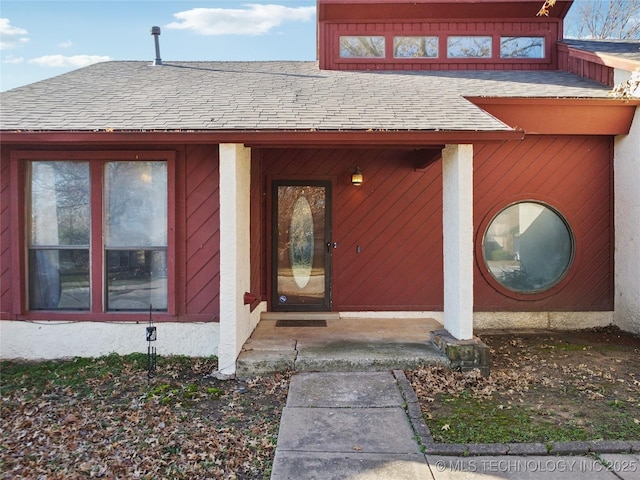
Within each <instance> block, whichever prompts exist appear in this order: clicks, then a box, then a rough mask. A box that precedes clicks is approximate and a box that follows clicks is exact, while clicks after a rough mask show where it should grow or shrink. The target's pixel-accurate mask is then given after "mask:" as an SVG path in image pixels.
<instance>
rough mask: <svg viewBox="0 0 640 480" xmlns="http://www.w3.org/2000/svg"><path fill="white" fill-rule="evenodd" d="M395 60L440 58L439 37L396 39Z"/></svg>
mask: <svg viewBox="0 0 640 480" xmlns="http://www.w3.org/2000/svg"><path fill="white" fill-rule="evenodd" d="M393 56H394V58H438V37H394V39H393Z"/></svg>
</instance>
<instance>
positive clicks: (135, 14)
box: [0, 0, 316, 92]
mask: <svg viewBox="0 0 640 480" xmlns="http://www.w3.org/2000/svg"><path fill="white" fill-rule="evenodd" d="M315 7H316V0H270V1H265V0H247V1H244V0H200V1H192V0H101V1H95V0H71V1H60V0H0V91H3V92H4V91H6V90H10V89H12V88H15V87H18V86H21V85H26V84H29V83H33V82H36V81H39V80H43V79H45V78H50V77H54V76H56V75H60V74H62V73H65V72H68V71H71V70H75V69H77V68H80V67H83V66H87V65H90V64H92V63H96V62H101V61H108V60H148V61H149V62H150V63H151V62H153V60H154V59H155V46H154V39H153V37H152V36H151V27H152V26H159V27H160V29H161V35H160V55H161V57H162V60H163V61H172V60H173V61H178V60H183V61H188V60H201V61H212V60H315V59H316V16H315V10H316V8H315Z"/></svg>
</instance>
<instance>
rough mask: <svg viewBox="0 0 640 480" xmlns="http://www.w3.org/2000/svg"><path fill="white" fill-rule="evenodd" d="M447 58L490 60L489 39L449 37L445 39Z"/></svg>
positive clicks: (480, 37) (482, 37)
mask: <svg viewBox="0 0 640 480" xmlns="http://www.w3.org/2000/svg"><path fill="white" fill-rule="evenodd" d="M447 57H449V58H491V37H489V36H486V37H484V36H465V37H458V36H451V37H448V38H447Z"/></svg>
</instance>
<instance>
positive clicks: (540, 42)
mask: <svg viewBox="0 0 640 480" xmlns="http://www.w3.org/2000/svg"><path fill="white" fill-rule="evenodd" d="M544 56H545V52H544V37H500V58H544Z"/></svg>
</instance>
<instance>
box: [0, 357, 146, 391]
mask: <svg viewBox="0 0 640 480" xmlns="http://www.w3.org/2000/svg"><path fill="white" fill-rule="evenodd" d="M146 365H147V356H146V355H144V354H140V353H134V354H131V355H125V356H120V355H116V354H111V355H106V356H103V357H99V358H73V359H71V360H51V361H42V362H11V361H7V362H0V371H1V372H2V385H1V387H0V388H1V390H2V394H3V395H4V394H7V393H10V392H12V391H15V390H25V391H27V392H29V394H31V395H39V394H42V393H43V392H45V391H49V390H51V389H63V390H69V391H71V392H73V393H76V394H80V395H82V394H88V393H89V392H90V391H91V387H90V383H91V381H92V380H100V379H105V378H117V377H118V376H120V375H121V374H122V373H123V371H125V370H131V369H135V370H143V369H145V368H146Z"/></svg>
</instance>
